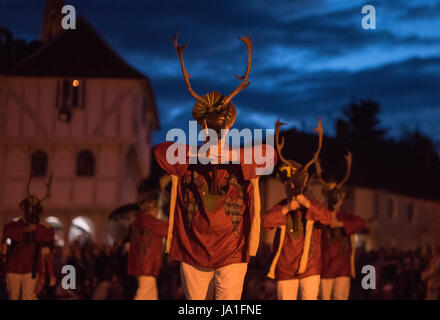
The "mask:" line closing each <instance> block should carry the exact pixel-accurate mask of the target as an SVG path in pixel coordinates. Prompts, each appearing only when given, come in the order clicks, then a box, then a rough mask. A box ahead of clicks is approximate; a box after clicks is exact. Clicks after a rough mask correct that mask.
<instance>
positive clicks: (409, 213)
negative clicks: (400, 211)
mask: <svg viewBox="0 0 440 320" xmlns="http://www.w3.org/2000/svg"><path fill="white" fill-rule="evenodd" d="M407 218H408V221H410V222H411V221H413V218H414V204H412V203H409V204H408V208H407Z"/></svg>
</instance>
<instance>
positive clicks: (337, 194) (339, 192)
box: [315, 152, 365, 300]
mask: <svg viewBox="0 0 440 320" xmlns="http://www.w3.org/2000/svg"><path fill="white" fill-rule="evenodd" d="M345 159H346V161H347V172H346V175H345V177H344V179H343V180H342V181H341V182H339V183H337V182H335V181H331V182H326V181H325V180H324V179H323V177H322V168H321V163H320V162H319V161H317V163H316V166H315V167H316V173H317V176H318V178H319V180H320V182H321V184H322V185H323V194H324V195H325V197H326V199H327V202H326V206H327V208H328V209H329V210H330V211H331V213H332V221H331V223H330V225H329V226H326V227H324V228H323V232H322V270H321V298H322V299H323V300H331V299H333V300H347V299H348V297H349V294H350V280H351V277H353V278H354V277H355V275H356V272H355V263H354V258H355V245H354V235H355V234H356V233H359V232H361V231H362V230H363V229H364V228H365V220H364V219H362V218H361V217H359V216H355V215H353V214H351V213H348V212H346V211H344V210H342V209H341V206H342V204H343V202H344V199H345V196H346V194H347V192H346V190H345V188H344V184H345V183H346V182H347V180H348V178H349V177H350V172H351V163H352V155H351V153H350V152H349V153H348V154H347V155H346V156H345Z"/></svg>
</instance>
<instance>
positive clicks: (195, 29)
mask: <svg viewBox="0 0 440 320" xmlns="http://www.w3.org/2000/svg"><path fill="white" fill-rule="evenodd" d="M44 3H45V1H44V0H38V1H37V0H32V1H30V0H0V26H4V27H7V28H9V29H10V30H11V31H12V32H13V34H14V35H15V36H16V37H21V38H25V39H28V40H32V39H37V38H39V36H40V30H41V24H42V13H43V8H44ZM65 4H71V5H74V6H75V8H76V10H77V15H83V16H85V17H86V18H87V19H88V20H89V22H91V24H92V25H93V26H94V27H95V29H96V30H97V31H98V32H99V33H100V34H101V35H102V36H103V38H104V39H105V40H107V41H108V42H109V44H110V45H111V46H112V47H113V48H114V49H115V51H116V52H118V53H119V54H120V55H121V56H122V57H123V58H125V59H126V60H127V61H128V62H129V63H130V64H131V65H132V66H134V67H135V68H137V69H138V70H140V71H141V72H143V73H144V74H146V75H147V76H148V77H149V78H150V79H151V82H152V85H153V89H154V92H155V97H156V101H157V105H158V109H159V116H160V124H161V131H160V132H158V133H157V134H156V135H155V138H154V140H155V142H158V141H160V140H162V139H164V137H165V133H166V131H167V130H168V129H171V128H176V127H182V128H187V127H188V122H187V121H188V120H191V119H192V115H191V111H192V107H193V105H194V100H193V98H192V97H191V96H190V95H189V94H188V92H187V90H186V85H185V83H184V80H183V77H182V72H181V70H180V65H179V61H178V58H177V55H176V51H175V50H174V47H173V43H172V38H173V35H174V34H175V33H176V32H179V42H180V43H181V44H183V43H188V44H190V46H189V47H188V48H187V49H185V51H184V59H185V64H186V67H187V70H188V72H189V73H190V74H191V75H192V76H193V77H192V81H191V83H192V86H193V89H194V90H195V91H196V92H198V93H199V94H205V93H207V92H209V91H212V90H216V91H219V92H221V93H223V94H225V95H226V94H229V93H230V92H231V91H232V90H234V89H235V88H236V86H238V85H239V83H240V82H239V81H238V80H237V79H236V78H235V77H234V76H233V74H234V73H235V74H238V75H242V74H243V73H244V70H245V68H246V63H247V49H246V47H245V46H244V44H243V43H242V42H241V41H239V40H238V38H237V37H238V36H239V35H242V36H245V35H246V33H248V34H249V36H250V38H251V39H252V41H253V47H254V49H253V54H254V59H253V64H252V70H251V75H250V78H249V79H250V80H251V82H252V83H251V85H250V86H249V88H248V89H246V90H244V91H243V92H242V93H240V94H239V95H238V96H236V97H235V98H234V100H233V102H234V104H235V106H236V107H237V109H238V116H237V122H236V127H237V128H240V129H241V128H244V127H248V128H273V126H274V122H275V120H276V119H277V118H278V117H281V119H282V120H283V122H287V123H289V125H290V126H292V127H297V128H299V129H303V130H306V131H311V129H313V128H314V127H315V126H316V118H317V117H321V118H322V119H323V126H324V130H325V132H326V133H327V134H330V135H332V134H334V122H335V120H336V119H337V118H338V117H339V116H340V114H341V108H342V107H344V106H346V105H347V104H348V103H349V102H350V101H351V100H352V99H355V98H356V99H363V98H372V99H374V100H377V101H378V102H379V103H380V105H381V108H382V113H381V126H382V127H384V128H386V129H388V130H389V131H390V133H391V134H392V135H393V136H397V137H398V136H399V135H400V134H401V133H402V132H403V130H405V129H415V128H419V129H420V130H421V131H422V132H424V133H427V134H429V135H430V136H431V137H433V138H434V139H436V140H437V141H439V140H440V125H439V121H440V1H434V0H415V1H409V0H405V1H404V0H393V1H389V0H386V1H385V0H384V1H365V0H364V1H358V0H350V1H348V0H340V1H323V0H307V1H305V0H304V1H292V0H252V1H251V0H249V1H237V0H235V1H230V0H222V1H213V0H209V1H207V0H203V1H202V0H185V1H183V0H182V1H166V0H161V1H129V0H112V1H109V0H87V1H85V0H70V1H65ZM366 4H371V5H374V6H375V8H376V15H377V16H376V30H364V29H363V28H362V25H361V21H362V18H363V14H362V13H361V10H362V7H363V6H364V5H366ZM66 63H68V61H66Z"/></svg>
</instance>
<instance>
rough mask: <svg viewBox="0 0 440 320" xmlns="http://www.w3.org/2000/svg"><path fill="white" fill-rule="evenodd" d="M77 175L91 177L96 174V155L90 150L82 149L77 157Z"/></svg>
mask: <svg viewBox="0 0 440 320" xmlns="http://www.w3.org/2000/svg"><path fill="white" fill-rule="evenodd" d="M76 175H77V176H80V177H91V176H94V175H95V157H94V156H93V153H92V152H91V151H89V150H82V151H80V152H79V153H78V155H77V157H76Z"/></svg>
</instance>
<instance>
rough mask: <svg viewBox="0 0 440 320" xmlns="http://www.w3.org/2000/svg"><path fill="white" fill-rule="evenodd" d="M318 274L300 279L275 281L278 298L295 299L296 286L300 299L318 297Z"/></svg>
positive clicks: (314, 298) (296, 294)
mask: <svg viewBox="0 0 440 320" xmlns="http://www.w3.org/2000/svg"><path fill="white" fill-rule="evenodd" d="M319 279H320V275H315V276H310V277H306V278H302V279H293V280H280V281H277V296H278V300H296V299H297V296H298V287H299V289H300V291H301V300H316V299H318V292H319Z"/></svg>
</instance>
